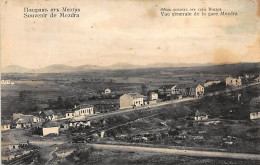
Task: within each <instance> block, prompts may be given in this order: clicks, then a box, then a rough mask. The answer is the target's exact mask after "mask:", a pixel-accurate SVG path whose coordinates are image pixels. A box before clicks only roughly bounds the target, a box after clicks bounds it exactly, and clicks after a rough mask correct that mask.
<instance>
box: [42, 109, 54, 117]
mask: <svg viewBox="0 0 260 165" xmlns="http://www.w3.org/2000/svg"><path fill="white" fill-rule="evenodd" d="M41 114H44V115H46V116H52V115H54V112H53V111H52V110H46V111H42V113H41Z"/></svg>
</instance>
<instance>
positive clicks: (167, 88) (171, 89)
mask: <svg viewBox="0 0 260 165" xmlns="http://www.w3.org/2000/svg"><path fill="white" fill-rule="evenodd" d="M175 88H176V85H163V86H161V87H160V88H159V90H158V92H159V94H160V95H166V96H171V95H173V94H175Z"/></svg>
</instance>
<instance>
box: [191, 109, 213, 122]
mask: <svg viewBox="0 0 260 165" xmlns="http://www.w3.org/2000/svg"><path fill="white" fill-rule="evenodd" d="M208 118H209V117H208V115H207V114H206V113H204V112H199V111H198V110H197V111H196V113H195V118H194V119H195V120H196V121H201V120H207V119H208Z"/></svg>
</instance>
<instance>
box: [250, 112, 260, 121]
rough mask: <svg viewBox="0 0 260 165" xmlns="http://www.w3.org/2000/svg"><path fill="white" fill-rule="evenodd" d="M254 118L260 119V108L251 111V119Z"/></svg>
mask: <svg viewBox="0 0 260 165" xmlns="http://www.w3.org/2000/svg"><path fill="white" fill-rule="evenodd" d="M254 119H260V111H259V110H254V111H250V120H254Z"/></svg>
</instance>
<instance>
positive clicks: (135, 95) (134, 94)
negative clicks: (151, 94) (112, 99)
mask: <svg viewBox="0 0 260 165" xmlns="http://www.w3.org/2000/svg"><path fill="white" fill-rule="evenodd" d="M127 95H129V96H131V97H133V98H144V97H145V96H143V95H141V94H139V93H136V92H135V93H127Z"/></svg>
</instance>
